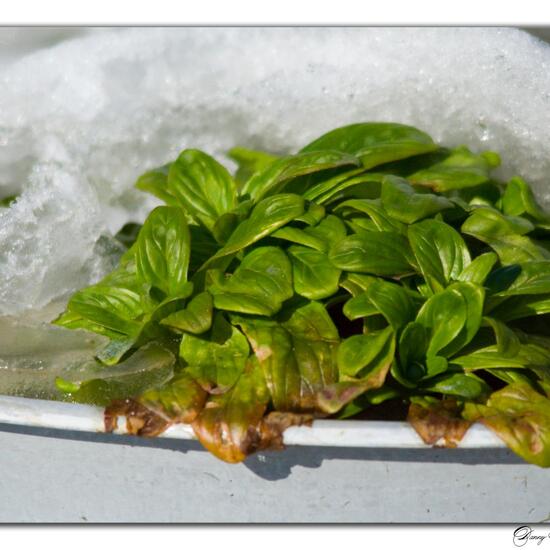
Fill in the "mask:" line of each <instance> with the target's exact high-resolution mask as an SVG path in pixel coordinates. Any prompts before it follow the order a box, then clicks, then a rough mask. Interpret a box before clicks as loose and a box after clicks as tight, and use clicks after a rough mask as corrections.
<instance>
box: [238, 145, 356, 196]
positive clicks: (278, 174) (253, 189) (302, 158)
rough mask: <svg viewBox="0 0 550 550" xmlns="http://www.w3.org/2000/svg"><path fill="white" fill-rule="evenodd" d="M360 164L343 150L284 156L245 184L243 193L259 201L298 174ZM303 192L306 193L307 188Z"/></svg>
mask: <svg viewBox="0 0 550 550" xmlns="http://www.w3.org/2000/svg"><path fill="white" fill-rule="evenodd" d="M358 165H360V162H359V161H358V160H357V159H356V158H355V157H354V156H352V155H348V154H346V153H342V152H339V151H329V150H324V151H319V152H318V151H315V152H308V153H299V154H297V155H293V156H289V157H282V158H280V159H278V160H276V161H275V162H273V163H271V164H270V165H269V166H268V167H267V168H265V169H264V170H263V171H262V172H258V173H256V174H254V175H253V176H252V177H251V178H250V179H249V180H248V181H247V182H246V183H245V184H244V186H243V188H242V190H241V195H248V196H250V198H251V199H252V200H254V201H255V202H257V201H259V200H261V199H262V198H263V197H265V196H267V195H274V194H275V193H280V192H281V191H282V190H283V189H284V187H285V185H287V184H288V183H289V182H290V181H292V180H293V179H294V178H297V177H298V176H304V175H307V174H313V173H315V172H320V171H322V170H328V169H330V168H339V167H341V166H350V167H353V166H358ZM300 191H301V192H303V191H305V189H303V190H300Z"/></svg>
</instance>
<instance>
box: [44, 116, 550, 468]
mask: <svg viewBox="0 0 550 550" xmlns="http://www.w3.org/2000/svg"><path fill="white" fill-rule="evenodd" d="M229 156H230V157H231V158H232V159H233V160H234V161H236V163H237V164H238V170H237V171H236V173H235V174H234V175H231V174H230V173H229V172H228V170H227V169H226V168H224V167H223V166H222V165H221V164H220V163H219V162H217V161H216V160H215V159H214V158H212V157H211V156H209V155H207V154H206V153H203V152H201V151H197V150H191V149H190V150H185V151H183V152H182V153H181V154H180V155H179V157H178V158H177V159H175V160H174V162H172V163H171V164H169V165H166V166H163V167H160V168H156V169H153V170H150V171H149V172H147V173H145V174H144V175H142V176H141V177H140V178H139V179H138V181H137V182H136V187H137V188H138V189H141V190H143V191H147V192H149V193H152V194H153V195H155V196H156V197H158V198H159V199H161V200H162V201H163V202H164V203H165V206H159V207H157V208H155V209H154V210H153V211H152V212H151V213H150V214H149V216H148V218H147V219H146V221H145V222H144V224H143V225H142V226H139V227H137V228H136V227H135V224H134V225H133V226H132V228H130V229H132V230H131V231H129V228H123V230H122V231H121V233H120V234H119V238H120V240H121V242H124V244H125V245H126V247H127V251H126V252H125V253H124V254H123V256H122V258H121V259H120V262H119V265H118V267H117V268H116V269H115V270H114V271H113V272H112V273H109V274H108V275H107V276H106V277H104V278H103V279H102V280H101V281H100V282H98V283H97V284H94V285H92V286H89V287H87V288H84V289H81V290H79V291H78V292H76V293H75V294H74V295H73V296H72V297H71V299H70V300H69V302H68V304H67V308H66V311H65V312H64V313H63V314H62V315H61V316H60V317H58V318H57V319H56V320H55V321H54V322H55V324H57V325H60V326H62V327H66V328H68V329H85V330H88V331H92V332H95V333H98V334H100V335H102V336H105V337H107V338H108V339H109V343H108V345H107V346H106V347H105V348H104V349H102V350H101V352H100V353H99V354H98V356H97V359H96V360H97V368H96V369H92V370H91V371H86V375H84V376H81V377H80V378H79V377H77V376H76V375H75V377H73V379H66V378H63V379H58V380H57V387H58V388H59V390H60V392H61V393H62V394H63V396H64V399H66V400H68V401H73V402H79V403H90V404H95V405H100V406H104V407H105V423H106V429H107V431H112V430H113V429H115V428H116V423H117V418H118V417H119V416H126V419H127V428H128V431H129V432H131V433H134V434H138V435H145V436H153V435H157V434H159V433H162V431H164V430H165V429H166V428H167V427H169V426H170V425H172V424H175V423H181V422H182V423H189V424H191V425H192V427H193V430H194V432H195V434H196V436H197V438H198V439H199V440H200V441H201V443H202V444H203V445H204V446H205V447H206V448H207V449H208V450H210V451H211V452H212V453H214V454H215V455H216V456H218V457H219V458H221V459H223V460H226V461H228V462H239V461H242V460H244V459H245V458H246V456H248V455H249V454H250V453H252V452H254V451H257V450H260V449H266V448H280V447H282V433H283V432H284V430H285V429H286V428H288V427H289V426H293V425H302V424H309V423H311V421H312V420H313V419H314V418H323V417H332V418H353V417H357V416H360V415H361V414H365V411H366V412H369V411H370V410H371V409H376V408H379V409H380V410H381V411H383V410H384V407H385V406H388V404H390V403H397V404H399V405H400V406H401V407H403V406H404V407H406V408H407V409H408V414H407V415H406V416H407V418H408V419H409V421H410V422H411V424H412V426H413V427H414V428H415V429H416V431H417V432H418V433H419V435H420V436H421V437H422V439H423V440H424V441H425V442H426V443H427V444H434V443H435V442H437V441H444V443H445V444H446V445H447V446H456V445H457V444H458V442H459V441H460V439H461V438H462V437H463V435H464V433H465V432H466V431H467V430H468V428H469V426H470V425H471V424H472V423H473V422H481V423H483V424H484V425H486V426H487V427H488V428H490V429H491V430H493V431H494V432H495V433H496V434H497V435H498V436H499V437H500V438H501V439H502V440H503V441H504V442H505V443H506V444H507V445H508V446H509V447H510V448H511V449H512V450H513V451H514V452H516V453H517V454H518V455H520V456H521V457H523V458H524V459H525V460H527V461H529V462H532V463H534V464H538V465H540V466H546V467H547V466H550V324H549V323H548V322H547V320H548V314H549V313H550V216H549V215H548V214H547V213H545V212H544V211H543V209H542V208H541V207H540V206H539V204H538V203H537V202H536V200H535V198H534V195H533V193H532V191H531V189H530V187H529V185H528V184H527V183H526V182H525V181H524V180H523V179H521V178H520V177H514V178H512V179H511V180H510V181H508V182H501V181H498V180H496V179H495V178H494V177H493V176H492V175H491V172H492V170H493V169H494V168H496V167H497V166H498V165H499V163H500V159H499V156H498V155H497V154H496V153H494V152H482V153H479V154H478V153H474V152H472V151H470V150H469V149H467V148H466V147H459V148H456V149H447V148H444V147H440V146H439V145H438V144H436V143H434V141H433V140H432V139H431V138H430V137H429V136H428V135H427V134H426V133H424V132H422V131H420V130H417V129H415V128H412V127H409V126H405V125H401V124H395V123H361V124H353V125H350V126H346V127H343V128H338V129H336V130H333V131H331V132H329V133H327V134H325V135H323V136H321V137H320V138H318V139H317V140H315V141H313V142H312V143H310V144H309V145H307V146H306V147H304V148H303V149H302V150H301V151H299V152H298V153H296V154H294V155H287V156H276V155H272V154H268V153H265V152H259V151H251V150H247V149H242V148H235V149H233V150H232V151H230V152H229ZM136 229H138V230H136Z"/></svg>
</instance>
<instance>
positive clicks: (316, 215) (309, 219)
mask: <svg viewBox="0 0 550 550" xmlns="http://www.w3.org/2000/svg"><path fill="white" fill-rule="evenodd" d="M325 214H326V210H325V207H324V206H321V205H320V204H315V203H314V202H310V203H308V205H307V210H306V211H305V212H304V213H303V214H302V215H301V216H298V217H297V218H295V219H296V221H297V222H303V223H305V224H307V225H317V224H318V223H319V222H320V221H321V220H322V219H323V218H324V217H325Z"/></svg>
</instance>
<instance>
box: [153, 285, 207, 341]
mask: <svg viewBox="0 0 550 550" xmlns="http://www.w3.org/2000/svg"><path fill="white" fill-rule="evenodd" d="M212 306H213V304H212V295H211V294H210V293H208V292H201V293H200V294H197V295H196V296H195V297H194V298H193V299H192V300H191V301H190V302H189V304H188V305H187V307H186V308H185V309H181V310H179V311H176V312H175V313H172V314H170V315H168V316H167V317H165V318H164V319H162V320H161V321H160V324H161V325H166V326H168V327H170V328H172V329H175V330H178V331H182V332H190V333H191V334H202V333H203V332H206V331H207V330H209V329H210V327H211V326H212Z"/></svg>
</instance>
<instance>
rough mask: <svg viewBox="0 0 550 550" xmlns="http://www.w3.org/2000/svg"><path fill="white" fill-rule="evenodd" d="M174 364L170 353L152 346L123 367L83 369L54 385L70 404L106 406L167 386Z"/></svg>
mask: <svg viewBox="0 0 550 550" xmlns="http://www.w3.org/2000/svg"><path fill="white" fill-rule="evenodd" d="M174 362H175V358H174V355H173V354H172V353H170V352H169V351H167V350H166V349H164V348H163V347H162V346H161V345H159V344H157V343H154V342H152V343H150V344H147V345H145V346H143V347H142V348H140V349H139V350H137V351H136V352H135V353H134V354H133V355H132V356H131V357H130V358H129V359H126V361H124V362H123V363H120V364H118V365H116V366H110V367H105V366H102V365H100V364H99V363H96V364H95V365H94V364H89V365H84V366H82V368H80V369H79V370H78V371H75V372H74V373H72V374H71V375H66V377H65V378H64V379H58V380H56V384H57V386H58V388H59V389H60V390H61V391H63V392H68V393H69V394H70V395H69V397H70V398H71V400H73V401H76V402H78V403H89V404H92V405H108V404H109V403H110V402H111V401H112V400H115V399H123V398H126V397H128V396H132V395H139V394H140V393H143V392H144V391H146V390H147V389H149V388H152V387H157V386H160V385H162V384H163V383H165V382H167V381H168V380H169V379H170V378H171V377H172V374H173V366H174Z"/></svg>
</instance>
